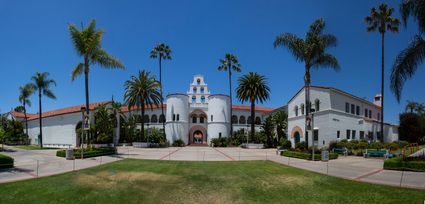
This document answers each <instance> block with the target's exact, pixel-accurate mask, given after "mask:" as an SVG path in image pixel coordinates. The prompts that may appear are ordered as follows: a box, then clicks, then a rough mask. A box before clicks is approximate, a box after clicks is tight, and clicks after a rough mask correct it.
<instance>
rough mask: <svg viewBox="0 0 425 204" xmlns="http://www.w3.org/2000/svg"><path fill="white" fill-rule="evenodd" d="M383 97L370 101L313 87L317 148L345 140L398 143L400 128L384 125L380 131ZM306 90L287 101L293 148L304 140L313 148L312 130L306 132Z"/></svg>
mask: <svg viewBox="0 0 425 204" xmlns="http://www.w3.org/2000/svg"><path fill="white" fill-rule="evenodd" d="M380 100H381V97H380V95H377V96H375V97H374V101H373V102H370V101H367V100H365V99H362V98H359V97H357V96H354V95H351V94H349V93H346V92H344V91H341V90H339V89H336V88H332V87H322V86H311V88H310V101H311V103H312V105H311V108H312V109H314V111H315V112H314V113H313V125H312V127H313V128H312V129H313V131H314V135H315V140H316V141H317V142H316V144H315V145H317V146H318V147H322V146H327V145H329V143H330V142H331V141H338V140H342V139H347V140H360V139H366V140H369V141H376V140H379V141H383V142H392V141H396V140H398V127H397V126H395V125H391V124H387V123H386V124H385V125H384V131H385V132H384V133H385V134H384V135H385V137H384V138H382V137H381V136H380V135H381V134H380V133H379V131H380V119H381V116H380V110H381V107H380V106H379V105H378V104H380ZM304 103H305V90H304V88H302V89H301V90H300V91H298V93H296V94H295V95H294V96H293V98H291V99H290V100H289V102H288V138H290V140H291V142H292V145H293V146H295V143H298V142H301V141H305V142H306V143H308V145H309V146H311V145H312V144H313V143H312V141H313V137H312V136H311V135H312V133H311V132H312V131H307V132H306V131H305V129H306V128H305V108H306V105H305V104H304Z"/></svg>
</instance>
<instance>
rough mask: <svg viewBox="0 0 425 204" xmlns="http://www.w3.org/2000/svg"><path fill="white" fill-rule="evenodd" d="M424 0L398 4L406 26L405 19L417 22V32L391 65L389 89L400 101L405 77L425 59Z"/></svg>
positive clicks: (408, 76) (413, 72) (411, 73)
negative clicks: (411, 18) (410, 18)
mask: <svg viewBox="0 0 425 204" xmlns="http://www.w3.org/2000/svg"><path fill="white" fill-rule="evenodd" d="M424 8H425V0H409V1H403V3H402V4H401V5H400V13H401V16H402V20H403V24H404V25H405V26H407V19H408V18H409V17H413V18H414V20H415V21H416V22H417V23H418V29H419V34H417V35H416V36H415V37H414V38H413V39H412V41H411V42H410V43H409V45H408V46H407V47H406V48H405V49H404V50H402V51H401V52H400V53H399V54H398V56H397V58H396V60H395V62H394V65H393V67H392V71H391V86H390V87H391V91H392V92H393V93H394V95H395V96H396V98H397V101H398V102H400V98H401V91H402V89H403V85H404V83H405V81H406V80H407V79H410V78H411V77H412V76H413V75H415V73H416V70H417V69H418V67H419V66H420V65H421V64H422V63H423V61H424V60H425V38H424V33H425V9H424Z"/></svg>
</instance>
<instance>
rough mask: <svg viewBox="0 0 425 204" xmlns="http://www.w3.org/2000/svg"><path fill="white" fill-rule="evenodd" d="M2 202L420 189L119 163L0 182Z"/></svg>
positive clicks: (236, 166)
mask: <svg viewBox="0 0 425 204" xmlns="http://www.w3.org/2000/svg"><path fill="white" fill-rule="evenodd" d="M0 189H1V191H0V198H1V202H2V203H33V202H37V203H126V204H129V203H422V202H423V200H424V199H425V191H424V190H414V189H402V188H396V187H389V186H381V185H373V184H367V183H360V182H355V181H350V180H344V179H339V178H335V177H329V176H325V175H321V174H317V173H313V172H308V171H304V170H300V169H296V168H292V167H287V166H284V165H280V164H276V163H273V162H270V161H239V162H189V161H149V160H128V159H127V160H123V161H118V162H114V163H110V164H106V165H102V166H98V167H95V168H90V169H85V170H82V171H78V172H73V173H66V174H62V175H56V176H50V177H44V178H39V179H33V180H27V181H19V182H14V183H7V184H0Z"/></svg>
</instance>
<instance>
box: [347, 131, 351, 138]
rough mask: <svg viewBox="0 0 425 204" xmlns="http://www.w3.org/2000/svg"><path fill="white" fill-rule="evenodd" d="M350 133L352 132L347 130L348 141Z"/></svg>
mask: <svg viewBox="0 0 425 204" xmlns="http://www.w3.org/2000/svg"><path fill="white" fill-rule="evenodd" d="M350 133H351V130H347V140H349V139H350Z"/></svg>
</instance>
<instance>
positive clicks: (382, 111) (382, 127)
mask: <svg viewBox="0 0 425 204" xmlns="http://www.w3.org/2000/svg"><path fill="white" fill-rule="evenodd" d="M384 35H385V34H384V33H381V36H382V38H381V41H382V56H381V57H382V67H381V118H378V120H379V119H380V120H381V135H380V136H381V138H382V139H381V142H384V70H385V69H384Z"/></svg>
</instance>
